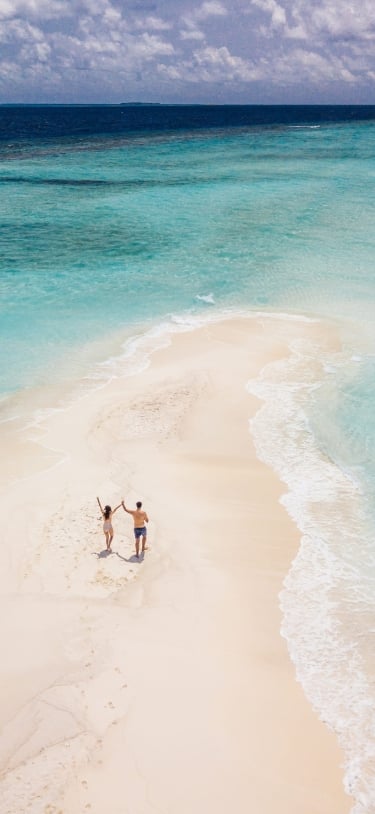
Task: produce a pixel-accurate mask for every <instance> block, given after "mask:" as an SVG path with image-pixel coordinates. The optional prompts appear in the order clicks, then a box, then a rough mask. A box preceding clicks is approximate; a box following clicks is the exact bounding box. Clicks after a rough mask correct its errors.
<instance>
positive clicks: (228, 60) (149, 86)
mask: <svg viewBox="0 0 375 814" xmlns="http://www.w3.org/2000/svg"><path fill="white" fill-rule="evenodd" d="M353 2H354V0H314V2H311V0H231V3H230V4H229V3H226V2H221V0H205V1H204V2H199V0H198V2H197V3H196V5H194V4H192V0H177V1H176V0H149V2H148V1H147V0H142V2H141V1H140V0H129V2H127V3H125V2H124V0H64V2H63V0H0V42H1V59H2V63H1V66H2V71H3V74H2V95H1V97H0V101H1V100H3V99H5V98H7V99H8V98H9V99H10V100H14V95H15V94H16V93H17V94H18V96H17V98H22V99H23V100H24V99H25V100H27V98H28V93H29V92H30V88H31V87H33V88H36V91H35V93H36V92H39V93H44V94H46V98H47V97H48V99H52V100H53V99H54V98H55V96H56V94H58V95H60V96H61V95H63V94H65V96H66V100H67V101H68V100H69V98H71V99H73V100H75V99H76V97H77V94H80V95H81V97H80V98H81V100H85V94H86V92H87V93H90V94H91V97H94V98H97V99H98V101H101V100H102V99H106V98H108V100H114V101H115V100H116V99H120V100H122V99H123V98H124V91H123V89H124V87H126V88H127V89H129V92H133V93H136V94H137V96H136V98H140V99H144V98H146V99H147V100H149V99H152V98H154V99H160V98H161V94H162V93H163V94H164V98H165V100H167V101H168V100H170V99H171V98H172V99H174V100H176V101H178V98H179V99H180V100H181V101H183V100H184V98H185V97H184V93H185V91H186V89H188V90H187V91H186V92H188V93H190V94H192V93H193V90H192V85H194V92H195V93H196V94H197V98H198V97H199V94H200V93H201V92H202V91H201V88H200V84H201V86H202V87H204V88H205V94H206V97H207V96H209V94H210V86H211V89H212V91H213V92H216V91H215V88H216V89H217V86H218V84H220V83H221V85H222V86H223V88H225V89H226V91H225V92H226V93H227V100H228V101H230V100H231V99H232V94H233V93H234V94H237V95H238V94H239V92H240V90H239V89H242V90H241V93H243V99H244V101H251V93H252V92H253V88H254V86H255V85H256V84H257V83H258V84H259V83H263V84H262V87H265V88H267V89H268V90H269V93H271V92H273V91H274V92H275V94H276V96H277V94H278V93H279V91H280V88H289V89H291V94H292V95H293V93H294V89H297V90H298V93H299V94H300V96H301V95H305V97H306V100H308V94H309V93H310V91H311V92H312V93H314V94H315V95H316V94H318V93H320V92H324V93H326V94H328V93H329V92H330V88H334V87H336V86H337V87H338V86H339V85H340V87H341V88H342V89H343V93H345V92H346V91H345V89H349V90H350V93H352V91H351V89H352V88H354V89H355V88H361V87H363V88H367V89H368V93H369V94H370V97H369V98H370V100H371V99H373V90H374V74H375V59H374V53H375V48H374V41H375V4H374V2H373V0H361V4H360V5H358V7H354V4H353ZM176 83H178V87H179V94H180V96H179V97H178V98H177V97H176ZM371 88H372V91H371ZM72 93H74V94H75V95H74V97H73V96H72V95H71V94H72ZM371 93H372V96H371ZM12 94H13V96H12ZM106 94H107V95H106ZM91 97H90V98H91ZM258 98H259V97H257V99H258ZM277 98H278V97H277ZM283 98H284V97H283ZM348 98H349V97H348ZM353 98H356V96H355V94H353ZM41 100H43V99H41ZM281 101H282V99H281ZM340 101H342V99H340Z"/></svg>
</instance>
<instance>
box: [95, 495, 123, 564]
mask: <svg viewBox="0 0 375 814" xmlns="http://www.w3.org/2000/svg"><path fill="white" fill-rule="evenodd" d="M96 499H97V501H98V503H99V509H100V511H101V513H102V517H103V520H104V523H103V532H104V536H105V541H106V544H107V551H112V549H111V543H112V540H113V535H114V531H113V526H112V515H114V513H115V512H117V509H119V508H120V506H121V503H119V504H118V506H116V508H115V509H113V511H112V509H111V507H110V506H104V509H103V507H102V504H101V502H100V500H99V498H98V497H97V498H96Z"/></svg>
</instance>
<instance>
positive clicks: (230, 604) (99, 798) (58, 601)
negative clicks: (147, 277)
mask: <svg viewBox="0 0 375 814" xmlns="http://www.w3.org/2000/svg"><path fill="white" fill-rule="evenodd" d="M326 332H327V334H329V329H328V328H327V329H326ZM323 333H324V332H323V327H322V326H321V325H316V324H315V325H309V324H299V323H298V322H295V323H285V322H284V321H280V322H277V320H275V319H274V318H273V319H272V320H271V319H270V320H267V318H264V319H258V320H246V319H237V320H225V321H223V322H221V323H215V324H211V325H209V326H206V327H205V328H199V329H197V330H196V331H195V332H193V333H188V334H183V335H175V336H174V337H172V342H171V346H170V347H169V348H167V349H165V350H162V351H158V352H157V353H156V354H155V355H154V357H153V358H152V363H151V366H150V368H149V370H148V371H147V372H145V373H143V374H142V375H139V376H136V377H133V378H132V379H128V380H126V381H125V382H118V383H114V384H113V385H111V386H110V387H108V388H106V389H105V390H104V391H100V392H98V393H96V394H93V395H92V396H91V397H90V399H85V400H83V401H82V402H81V403H80V404H77V405H75V406H74V407H72V408H71V409H70V410H69V411H66V412H65V413H64V412H63V413H61V414H60V415H58V416H55V417H53V418H52V419H51V420H50V421H49V423H48V425H49V430H48V435H47V437H46V443H47V445H48V444H50V445H51V446H52V447H53V448H61V449H63V450H64V453H65V456H66V458H65V462H64V463H63V464H62V465H61V466H60V467H58V468H56V469H55V470H53V471H52V472H50V473H47V474H46V473H43V472H42V473H39V474H37V475H36V476H35V477H34V478H32V479H29V481H28V484H27V490H26V491H25V492H24V493H23V494H22V495H19V494H17V492H16V491H13V492H12V490H11V491H10V493H8V494H7V495H6V501H5V505H6V506H7V507H8V509H7V511H9V507H10V508H11V509H13V512H14V514H13V528H12V537H13V540H14V541H15V542H14V544H13V545H14V546H15V547H16V553H15V554H13V555H11V556H9V557H7V563H6V566H7V567H6V568H5V569H4V571H5V572H6V574H7V590H8V596H4V598H3V605H4V610H5V611H6V612H7V611H8V610H9V609H11V614H10V617H11V623H10V624H9V625H5V628H6V630H5V634H4V636H5V638H4V648H5V653H7V652H8V656H9V658H8V662H7V663H8V665H9V673H6V680H7V683H8V684H9V693H8V705H7V708H6V709H4V708H3V710H2V711H1V716H2V720H5V721H6V726H5V728H4V734H3V739H2V744H1V746H2V749H3V750H4V749H5V753H6V757H5V761H4V764H5V765H7V766H8V768H9V772H8V775H7V776H6V777H5V780H4V781H3V786H4V791H5V798H4V799H6V805H7V806H8V807H7V808H5V809H4V811H5V814H8V811H9V814H13V812H15V811H16V810H21V809H20V807H21V808H22V805H25V803H26V802H28V803H31V808H30V810H31V811H32V812H35V814H37V812H39V811H41V812H43V814H44V812H45V811H47V810H48V812H51V814H52V812H57V811H60V810H61V811H63V812H64V814H76V812H77V814H78V812H82V811H83V810H88V811H90V812H91V813H92V814H99V812H102V811H103V810H104V809H103V806H105V808H106V810H107V811H109V813H110V814H117V812H118V814H120V812H121V814H124V812H126V811H129V812H132V814H134V812H142V813H143V812H144V813H145V814H148V812H151V811H154V810H155V808H157V809H158V810H160V811H174V812H178V813H179V814H185V812H186V814H190V813H191V812H193V811H194V812H198V814H200V812H203V811H207V810H215V812H217V813H218V814H219V813H220V812H223V814H224V812H227V811H228V809H229V807H231V806H232V805H236V808H237V810H238V811H239V812H240V813H241V814H242V812H243V814H245V812H246V814H247V812H248V811H249V810H256V811H257V812H261V814H263V813H264V814H266V813H267V814H268V812H270V813H271V812H273V811H274V810H275V804H276V805H277V810H278V811H279V812H281V813H282V812H284V811H285V814H286V812H288V814H293V813H294V812H295V814H297V812H298V814H301V812H302V814H325V812H327V814H330V812H332V814H333V813H334V812H335V814H336V812H337V814H338V812H344V811H349V809H350V804H349V800H348V798H347V797H346V796H345V795H344V792H343V790H342V781H341V777H340V771H339V765H340V764H342V762H343V756H342V754H341V752H340V750H339V749H338V746H337V744H336V741H335V738H334V736H333V735H332V734H331V733H329V732H328V731H327V730H326V728H325V727H324V725H323V724H322V723H320V722H319V721H318V720H317V718H316V716H315V715H314V713H313V711H312V710H311V708H310V706H309V704H308V703H307V701H306V700H305V698H304V696H303V693H302V690H301V688H300V687H299V685H298V684H297V683H296V681H295V677H294V672H293V668H292V665H291V664H290V662H289V658H288V655H287V650H286V645H285V642H284V641H283V640H282V639H281V636H280V633H279V631H280V621H281V619H280V610H279V606H278V598H277V597H278V593H279V591H280V589H281V586H282V581H283V578H284V577H285V575H286V573H287V571H288V568H289V565H290V562H291V560H292V558H293V556H294V554H295V552H296V550H297V547H298V538H299V535H298V531H297V530H296V528H295V527H294V525H293V524H292V522H291V521H290V519H289V518H288V516H287V515H286V513H285V511H284V510H283V509H282V507H281V506H280V504H279V503H278V498H279V497H280V495H281V493H282V491H283V489H282V486H281V485H280V483H279V481H278V479H277V478H276V476H275V475H274V474H273V473H272V472H271V471H270V470H269V469H268V468H267V467H265V466H264V465H263V464H262V463H260V462H259V460H258V459H257V458H256V456H255V453H254V449H253V445H252V441H251V437H250V434H249V431H248V419H249V417H250V415H251V414H252V412H254V411H255V410H256V409H257V406H258V403H257V402H256V400H255V399H254V398H251V397H250V396H249V394H248V393H247V392H246V389H245V386H246V382H247V380H248V379H249V378H251V377H254V376H256V375H257V373H258V372H259V371H260V369H261V368H262V367H263V365H264V364H265V363H266V362H268V361H270V360H271V359H273V358H277V357H279V356H282V355H283V354H285V353H286V352H287V343H288V341H289V340H290V338H291V337H293V335H294V336H298V335H301V334H306V335H311V334H314V337H315V339H317V340H318V341H322V342H323V343H327V342H328V343H329V342H333V341H334V337H333V336H331V335H328V336H324V335H323ZM99 490H100V493H101V494H102V497H103V499H104V500H110V501H111V502H113V503H115V502H117V497H120V496H121V495H122V494H125V496H126V497H127V499H129V501H130V502H132V501H134V499H136V498H137V497H138V496H141V497H142V498H143V499H144V501H145V503H146V506H147V509H148V511H149V512H150V515H151V517H152V523H151V529H150V532H151V535H150V536H151V538H152V543H153V548H152V550H151V552H150V554H149V555H148V557H147V560H146V562H145V563H144V564H142V565H138V563H134V562H132V561H130V562H126V560H129V559H130V560H131V553H132V549H133V541H132V534H131V528H130V526H129V521H128V518H125V516H120V515H116V516H115V526H116V539H115V544H114V550H115V551H116V552H117V556H116V554H115V555H113V556H112V557H111V558H109V559H104V558H98V557H97V556H95V551H96V552H97V553H99V552H100V549H101V548H103V547H104V546H103V544H102V541H101V535H100V523H98V521H95V517H96V516H97V513H96V511H95V507H94V506H93V500H94V498H95V495H96V493H97V491H99ZM5 505H4V501H2V512H3V516H4V509H5ZM21 506H22V510H21ZM95 525H96V528H97V529H99V530H98V533H97V534H95V533H93V527H95ZM238 529H239V530H240V533H239V534H237V537H236V539H234V537H233V533H234V530H238ZM124 538H125V539H124ZM137 569H138V571H137ZM141 569H142V571H141ZM5 593H6V588H5V586H4V594H5ZM12 628H13V629H12ZM20 636H21V638H22V636H23V639H24V641H25V643H26V644H25V646H24V647H23V648H19V647H18V646H15V642H19V640H20ZM17 651H18V652H17ZM3 652H4V651H3ZM12 671H13V672H12ZM25 675H27V685H25ZM2 697H4V695H2ZM47 705H49V717H47V715H46V714H45V708H46V706H47ZM51 708H53V709H54V710H55V712H54V713H53V714H51ZM9 710H11V713H9ZM56 710H57V712H56ZM35 716H37V718H38V721H39V724H40V726H39V731H38V729H37V730H36V731H33V732H32V733H30V721H31V720H33V719H35ZM32 764H33V766H32ZM51 771H52V772H53V773H54V783H53V787H52V788H51V784H50V775H51ZM15 774H16V775H18V777H19V778H20V779H19V780H18V781H17V788H16V789H15V788H14V779H15ZM15 805H17V806H18V809H17V808H15V807H14V806H15ZM12 806H13V808H12Z"/></svg>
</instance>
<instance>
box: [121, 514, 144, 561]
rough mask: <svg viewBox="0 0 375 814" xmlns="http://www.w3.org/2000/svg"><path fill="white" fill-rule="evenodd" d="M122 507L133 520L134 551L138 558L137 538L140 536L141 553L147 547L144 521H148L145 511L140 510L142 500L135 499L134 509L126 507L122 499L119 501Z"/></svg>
mask: <svg viewBox="0 0 375 814" xmlns="http://www.w3.org/2000/svg"><path fill="white" fill-rule="evenodd" d="M121 503H122V507H123V509H124V511H125V512H127V513H128V514H132V515H133V520H134V537H135V553H136V556H137V557H138V558H139V540H140V538H141V537H142V550H141V554H143V553H144V552H145V550H146V548H147V528H146V526H145V523H148V517H147V513H146V512H144V511H143V510H142V502H141V501H140V500H137V503H136V506H137V508H136V509H127V508H126V506H125V503H124V501H123V500H122V501H121Z"/></svg>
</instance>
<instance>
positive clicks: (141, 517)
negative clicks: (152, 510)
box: [131, 509, 148, 529]
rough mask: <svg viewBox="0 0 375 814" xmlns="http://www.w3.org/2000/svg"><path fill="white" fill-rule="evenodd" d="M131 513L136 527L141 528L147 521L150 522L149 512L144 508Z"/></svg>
mask: <svg viewBox="0 0 375 814" xmlns="http://www.w3.org/2000/svg"><path fill="white" fill-rule="evenodd" d="M131 514H132V515H133V520H134V528H135V529H140V528H142V527H143V526H144V525H145V523H148V517H147V513H146V512H144V511H143V510H142V509H135V510H134V511H132V512H131Z"/></svg>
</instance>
